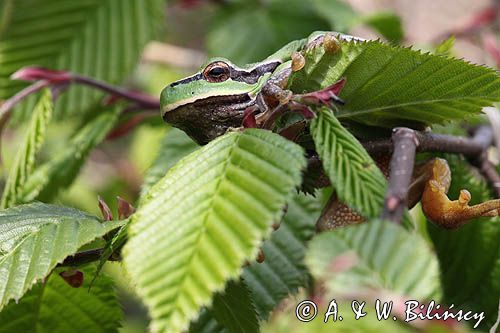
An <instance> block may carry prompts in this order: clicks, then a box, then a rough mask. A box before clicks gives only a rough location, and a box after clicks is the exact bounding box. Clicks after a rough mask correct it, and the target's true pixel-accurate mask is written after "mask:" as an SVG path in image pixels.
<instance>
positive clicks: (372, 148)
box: [362, 126, 493, 156]
mask: <svg viewBox="0 0 500 333" xmlns="http://www.w3.org/2000/svg"><path fill="white" fill-rule="evenodd" d="M478 132H480V133H479V134H480V136H479V137H477V138H474V139H470V138H465V137H459V136H453V135H444V134H434V133H431V132H416V131H415V132H414V133H415V136H416V139H417V140H418V142H419V146H418V147H417V152H436V153H452V154H463V155H465V156H477V155H479V154H481V153H482V152H483V151H484V150H485V149H486V148H488V147H489V146H490V145H491V143H492V142H493V132H492V130H491V128H490V127H488V126H484V127H481V128H480V129H479V130H478ZM362 144H363V147H365V149H366V151H368V153H370V154H380V153H392V152H393V151H394V145H393V142H392V140H391V139H382V140H375V141H367V142H362Z"/></svg>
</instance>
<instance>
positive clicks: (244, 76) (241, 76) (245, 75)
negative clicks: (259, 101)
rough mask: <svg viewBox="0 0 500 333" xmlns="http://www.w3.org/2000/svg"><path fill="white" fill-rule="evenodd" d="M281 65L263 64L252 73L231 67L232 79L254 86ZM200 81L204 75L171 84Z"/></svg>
mask: <svg viewBox="0 0 500 333" xmlns="http://www.w3.org/2000/svg"><path fill="white" fill-rule="evenodd" d="M280 64H281V62H280V61H273V62H268V63H265V64H262V65H260V66H257V67H255V68H253V69H252V70H251V71H245V70H240V69H237V68H234V67H232V66H231V65H230V68H231V76H230V77H231V79H232V80H233V81H239V82H246V83H248V84H254V83H256V82H257V81H258V80H259V77H261V75H262V74H264V73H270V72H272V71H274V70H275V69H276V68H277V67H278V66H279V65H280ZM198 80H204V77H203V74H202V73H201V72H200V73H197V74H195V75H193V76H190V77H187V78H185V79H182V80H179V81H175V82H173V83H171V84H170V87H175V86H178V85H180V84H186V83H189V82H192V81H198Z"/></svg>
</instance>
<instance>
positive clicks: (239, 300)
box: [210, 281, 259, 333]
mask: <svg viewBox="0 0 500 333" xmlns="http://www.w3.org/2000/svg"><path fill="white" fill-rule="evenodd" d="M210 312H212V313H213V315H214V317H215V318H216V319H217V321H218V322H219V323H221V324H222V325H223V326H224V327H225V328H226V329H227V331H228V332H229V333H254V332H255V333H257V332H259V320H258V318H257V313H256V312H255V308H254V305H253V303H252V299H251V298H250V291H249V290H248V288H247V286H246V285H245V283H244V282H243V281H238V282H236V281H229V282H228V283H227V285H226V289H225V290H224V292H223V293H218V294H217V295H215V296H214V301H213V305H212V308H211V309H210Z"/></svg>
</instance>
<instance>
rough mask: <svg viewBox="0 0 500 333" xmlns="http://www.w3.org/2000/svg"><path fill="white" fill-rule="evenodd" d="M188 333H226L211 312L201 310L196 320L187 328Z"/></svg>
mask: <svg viewBox="0 0 500 333" xmlns="http://www.w3.org/2000/svg"><path fill="white" fill-rule="evenodd" d="M188 332H189V333H227V330H226V329H225V328H224V327H223V326H222V325H221V324H220V323H219V322H218V321H217V319H215V317H214V315H213V313H212V312H210V311H209V310H208V309H207V308H203V309H202V310H201V311H200V314H199V315H198V318H196V320H195V321H194V322H192V323H191V325H190V326H189V331H188Z"/></svg>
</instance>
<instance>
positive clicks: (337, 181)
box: [311, 108, 387, 217]
mask: <svg viewBox="0 0 500 333" xmlns="http://www.w3.org/2000/svg"><path fill="white" fill-rule="evenodd" d="M311 134H312V136H313V139H314V143H315V145H316V151H317V152H318V154H319V156H320V158H321V161H322V162H323V167H324V168H325V172H326V174H327V175H328V177H329V178H330V181H331V183H332V186H333V187H334V188H335V191H336V192H337V195H338V197H339V198H340V200H341V201H342V202H344V203H346V204H348V205H349V207H351V208H353V209H355V210H356V211H357V212H359V213H361V214H362V215H363V216H365V217H377V216H379V215H380V212H381V210H382V207H383V203H384V196H385V189H386V187H387V185H386V183H387V182H386V180H385V177H384V175H383V174H382V172H381V171H380V169H379V168H378V167H377V165H376V164H375V162H374V161H373V160H372V158H371V157H370V155H368V153H367V152H366V150H365V149H364V148H363V146H362V145H361V144H360V143H359V141H358V140H357V139H356V138H355V137H354V136H353V135H352V134H351V133H349V131H347V130H346V129H345V128H344V127H343V126H342V125H341V124H340V122H339V121H338V119H337V118H335V117H334V116H333V113H332V111H331V110H328V109H326V108H322V109H320V110H319V114H318V116H317V117H316V118H315V119H314V120H313V121H312V122H311Z"/></svg>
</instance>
